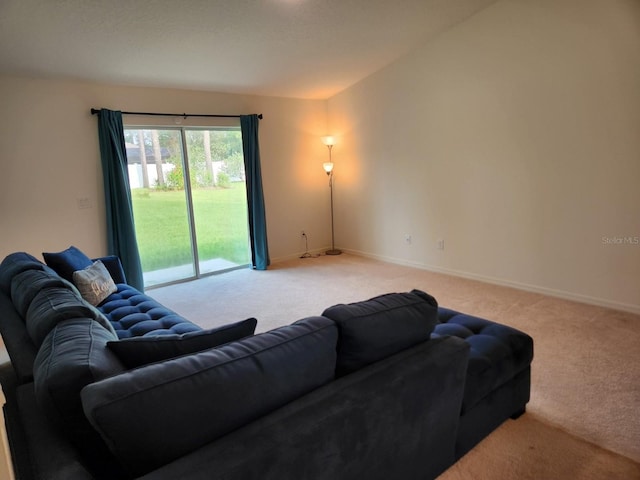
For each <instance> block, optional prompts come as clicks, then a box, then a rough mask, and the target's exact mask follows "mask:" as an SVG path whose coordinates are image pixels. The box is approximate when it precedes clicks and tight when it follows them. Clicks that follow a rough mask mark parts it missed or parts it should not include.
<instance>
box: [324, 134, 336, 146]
mask: <svg viewBox="0 0 640 480" xmlns="http://www.w3.org/2000/svg"><path fill="white" fill-rule="evenodd" d="M322 143H324V144H325V145H326V146H327V147H329V146H332V145H334V144H335V139H334V138H333V137H332V136H331V135H328V136H326V137H322Z"/></svg>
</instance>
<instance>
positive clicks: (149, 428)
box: [82, 317, 338, 476]
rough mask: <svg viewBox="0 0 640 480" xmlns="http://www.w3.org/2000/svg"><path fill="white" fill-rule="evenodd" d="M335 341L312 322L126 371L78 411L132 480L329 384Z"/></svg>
mask: <svg viewBox="0 0 640 480" xmlns="http://www.w3.org/2000/svg"><path fill="white" fill-rule="evenodd" d="M337 336H338V334H337V329H336V325H335V323H334V322H332V321H331V320H329V319H327V318H323V317H311V318H307V319H303V320H301V321H299V322H296V323H295V324H293V325H289V326H286V327H281V328H278V329H276V330H272V331H269V332H266V333H261V334H258V335H254V336H252V337H248V338H245V339H243V340H239V341H237V342H231V343H228V344H226V345H223V346H221V347H219V348H214V349H210V350H206V351H203V352H200V353H196V354H192V355H188V356H184V357H179V358H174V359H172V360H167V361H164V362H161V363H153V364H150V365H146V366H144V367H141V368H136V369H134V370H129V371H127V372H125V373H122V374H120V375H117V376H115V377H111V378H108V379H106V380H103V381H100V382H96V383H93V384H90V385H87V386H86V387H85V388H84V389H83V390H82V403H83V406H84V411H85V413H86V415H87V417H88V418H89V420H90V422H91V424H92V425H93V426H94V427H95V428H96V429H97V430H98V431H99V432H100V434H101V435H102V437H103V439H104V440H105V442H106V443H107V445H108V446H109V447H110V448H111V450H112V451H113V452H114V454H115V455H116V457H118V459H119V460H120V461H121V463H122V464H123V465H125V466H126V467H127V468H128V469H129V470H130V471H131V473H133V474H134V475H135V476H138V475H141V474H143V473H145V472H148V471H150V470H153V469H155V468H157V467H159V466H161V465H164V464H166V463H169V462H171V461H172V460H174V459H176V458H179V457H181V456H183V455H185V454H186V453H188V452H191V451H193V450H195V449H197V448H199V447H201V446H203V445H205V444H208V443H210V442H212V441H213V440H215V439H216V438H219V437H221V436H223V435H225V434H227V433H229V432H231V431H233V430H235V429H237V428H238V427H240V426H242V425H245V424H247V423H249V422H251V421H253V420H255V419H257V418H259V417H261V416H263V415H265V414H267V413H268V412H270V411H273V410H275V409H276V408H278V407H280V406H282V405H284V404H286V403H288V402H290V401H292V400H294V399H296V398H298V397H300V396H302V395H304V394H306V393H308V392H310V391H311V390H314V389H315V388H317V387H319V386H321V385H324V384H326V383H328V382H330V381H331V380H332V379H333V377H334V370H335V360H336V342H337ZM210 473H212V472H210Z"/></svg>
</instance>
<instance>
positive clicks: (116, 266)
mask: <svg viewBox="0 0 640 480" xmlns="http://www.w3.org/2000/svg"><path fill="white" fill-rule="evenodd" d="M96 260H100V261H101V262H102V263H103V264H104V266H105V267H106V268H107V271H108V272H109V274H110V275H111V278H112V279H113V282H114V283H116V284H117V283H127V277H126V276H125V274H124V269H123V268H122V262H120V258H119V257H117V256H116V255H107V256H106V257H99V258H94V259H93V261H96Z"/></svg>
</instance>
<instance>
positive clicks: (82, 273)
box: [73, 260, 118, 307]
mask: <svg viewBox="0 0 640 480" xmlns="http://www.w3.org/2000/svg"><path fill="white" fill-rule="evenodd" d="M73 283H74V284H75V286H76V287H78V291H79V292H80V295H82V298H84V299H85V300H86V301H87V302H89V303H90V304H91V305H93V306H94V307H95V306H98V305H100V304H101V303H102V302H103V301H104V300H105V299H106V298H107V297H108V296H109V295H111V294H112V293H115V292H116V291H117V290H118V288H117V287H116V284H115V283H114V282H113V279H112V278H111V275H110V274H109V271H108V270H107V267H105V266H104V264H103V263H102V262H101V261H100V260H96V261H95V262H93V263H92V264H91V265H89V266H88V267H87V268H85V269H83V270H77V271H75V272H73Z"/></svg>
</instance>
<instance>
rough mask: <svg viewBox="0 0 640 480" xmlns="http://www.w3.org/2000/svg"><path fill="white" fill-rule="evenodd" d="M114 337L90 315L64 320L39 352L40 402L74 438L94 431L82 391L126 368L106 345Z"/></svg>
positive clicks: (37, 385)
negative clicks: (81, 394)
mask: <svg viewBox="0 0 640 480" xmlns="http://www.w3.org/2000/svg"><path fill="white" fill-rule="evenodd" d="M115 338H116V337H115V334H114V333H113V332H110V331H108V330H106V329H104V328H103V327H102V326H101V325H100V324H99V323H98V322H96V321H95V320H92V319H90V318H74V319H71V320H63V321H61V322H59V323H58V324H57V325H55V326H54V327H53V328H52V330H51V331H50V332H49V333H48V334H47V335H46V337H45V338H44V341H43V342H42V345H41V347H40V350H39V351H38V354H37V355H36V359H35V362H34V367H33V377H34V384H35V392H36V399H37V401H38V404H39V405H40V408H42V410H43V411H44V412H45V414H46V415H47V417H48V418H49V420H50V421H51V422H52V423H53V424H54V425H55V426H56V427H57V428H58V429H59V430H61V431H64V432H67V433H69V435H70V436H71V437H74V436H77V435H80V437H82V436H83V435H87V434H90V433H91V431H92V428H91V426H90V425H89V423H88V421H87V419H86V417H85V416H84V413H83V411H82V403H81V401H80V390H82V388H83V387H84V386H85V385H87V384H89V383H93V382H95V381H97V380H102V379H103V378H106V377H108V376H110V375H114V374H117V373H120V372H122V371H124V370H125V368H124V366H123V365H122V364H121V363H120V361H119V360H118V358H117V357H116V356H115V355H114V354H113V352H111V350H109V349H108V348H107V342H108V341H110V340H114V339H115ZM93 433H95V432H93Z"/></svg>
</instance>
